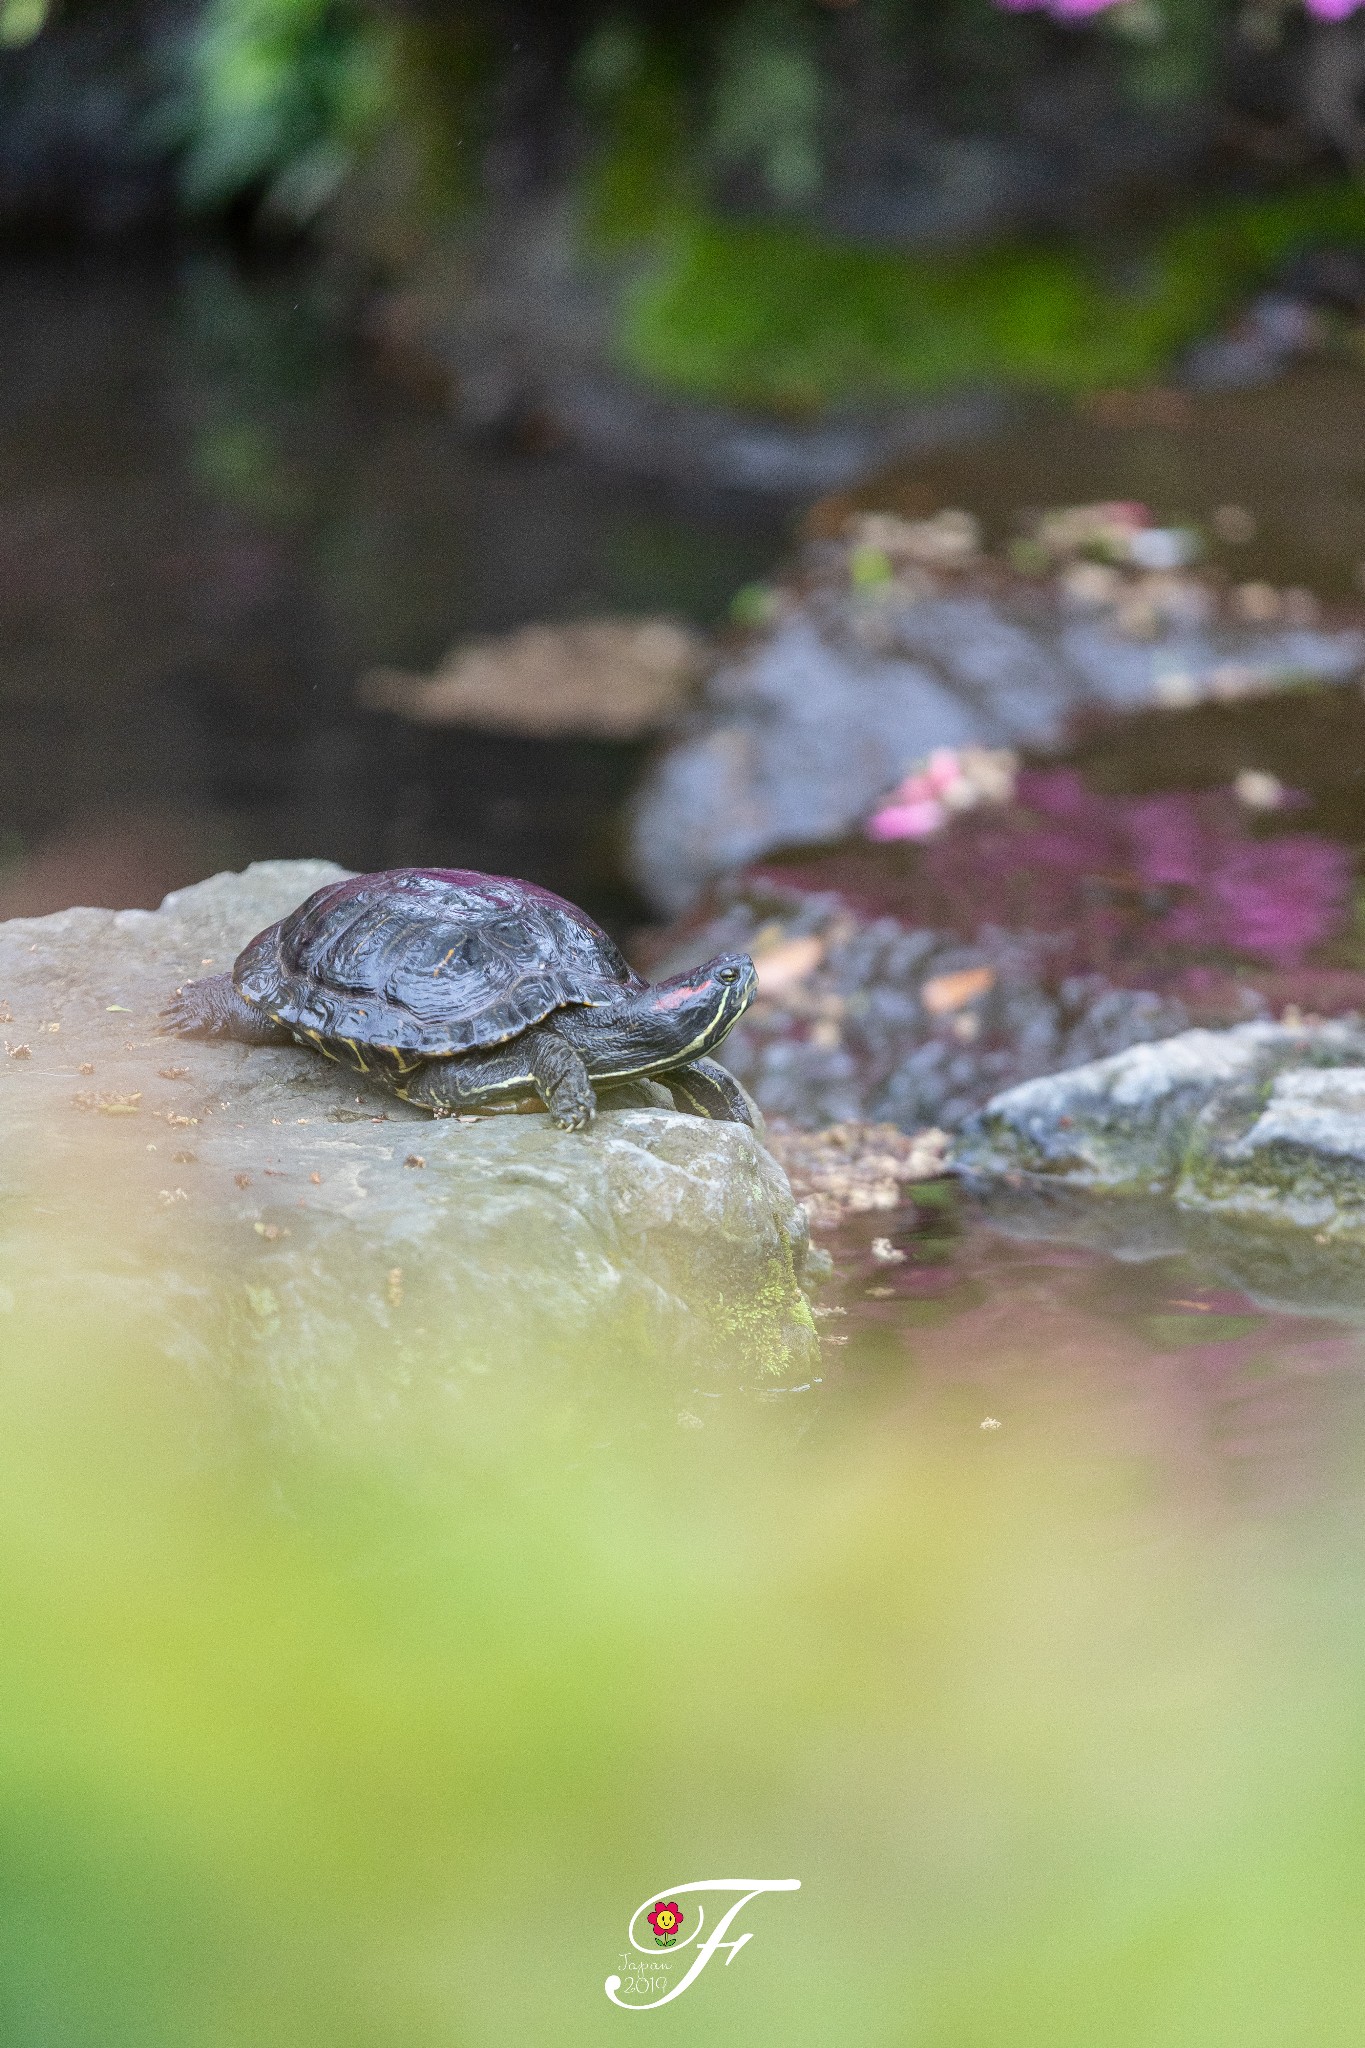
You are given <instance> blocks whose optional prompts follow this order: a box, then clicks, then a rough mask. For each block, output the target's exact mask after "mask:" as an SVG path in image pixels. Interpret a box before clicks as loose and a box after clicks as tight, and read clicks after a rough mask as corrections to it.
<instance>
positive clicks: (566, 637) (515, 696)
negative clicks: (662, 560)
mask: <svg viewBox="0 0 1365 2048" xmlns="http://www.w3.org/2000/svg"><path fill="white" fill-rule="evenodd" d="M707 658H708V649H707V645H706V642H705V641H704V640H703V639H702V638H701V635H700V634H698V633H693V632H690V631H689V630H688V629H687V628H685V627H683V626H680V625H678V624H677V623H676V622H675V621H674V620H672V619H661V618H660V619H578V620H571V621H570V622H569V623H568V624H567V625H560V626H523V627H522V628H521V629H520V631H519V632H516V633H509V634H505V635H504V636H502V637H501V638H499V639H492V640H475V641H472V642H469V643H468V644H466V645H465V646H463V647H457V648H455V649H454V650H453V651H452V652H451V653H450V654H449V655H448V656H447V657H446V659H445V661H443V662H442V663H441V665H440V667H439V668H438V669H437V671H436V673H435V674H434V675H433V676H430V677H424V676H406V675H403V674H401V673H399V672H398V671H397V670H394V669H377V670H375V671H373V672H372V673H371V674H370V675H368V676H366V677H364V678H363V680H362V682H361V684H360V687H359V690H358V692H357V695H358V696H359V698H360V701H361V703H362V704H366V705H368V706H369V707H370V708H371V709H372V710H376V711H393V712H397V713H398V715H399V716H400V717H403V718H410V719H411V720H412V721H413V723H414V724H416V725H456V726H473V727H476V728H480V729H482V730H485V731H489V732H515V733H526V734H530V735H532V736H533V737H535V738H538V739H557V738H560V737H563V736H566V735H569V734H574V733H585V734H588V735H590V736H591V737H593V738H596V739H608V740H633V739H641V738H644V737H647V736H648V735H649V734H651V733H656V732H659V731H662V730H663V729H664V728H665V727H667V726H669V725H670V724H672V723H673V722H674V721H675V720H676V719H677V718H678V716H679V715H680V714H681V712H682V711H683V709H684V708H685V707H686V705H687V704H688V702H689V700H690V699H691V697H692V695H693V694H694V692H695V689H696V685H697V684H698V682H699V681H700V680H701V677H702V675H703V673H704V672H705V669H706V665H707Z"/></svg>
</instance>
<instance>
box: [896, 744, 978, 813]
mask: <svg viewBox="0 0 1365 2048" xmlns="http://www.w3.org/2000/svg"><path fill="white" fill-rule="evenodd" d="M961 780H962V769H961V767H960V765H959V763H958V758H957V755H956V754H955V753H954V752H953V750H952V748H951V747H935V748H934V751H933V753H932V754H931V755H930V756H929V759H928V760H927V761H926V763H925V764H924V767H923V769H922V770H921V771H920V773H919V774H918V775H911V776H909V777H908V778H907V780H906V782H905V783H904V784H903V785H902V790H903V792H904V794H905V795H906V796H908V797H910V798H911V800H912V801H913V799H914V798H915V797H918V796H942V795H943V793H944V791H945V790H947V789H951V788H952V787H953V785H954V783H957V782H961ZM911 784H915V785H919V784H924V785H926V786H925V787H924V788H923V789H921V788H919V787H918V786H916V787H914V788H913V789H912V787H911ZM899 793H900V792H898V794H899Z"/></svg>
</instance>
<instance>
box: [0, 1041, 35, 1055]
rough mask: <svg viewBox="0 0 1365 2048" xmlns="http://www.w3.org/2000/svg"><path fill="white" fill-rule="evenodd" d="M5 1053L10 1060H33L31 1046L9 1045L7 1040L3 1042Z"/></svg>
mask: <svg viewBox="0 0 1365 2048" xmlns="http://www.w3.org/2000/svg"><path fill="white" fill-rule="evenodd" d="M5 1052H6V1054H7V1055H8V1057H9V1058H10V1059H12V1060H31V1059H32V1058H33V1047H32V1046H31V1045H11V1044H10V1043H9V1041H8V1039H7V1040H6V1041H5Z"/></svg>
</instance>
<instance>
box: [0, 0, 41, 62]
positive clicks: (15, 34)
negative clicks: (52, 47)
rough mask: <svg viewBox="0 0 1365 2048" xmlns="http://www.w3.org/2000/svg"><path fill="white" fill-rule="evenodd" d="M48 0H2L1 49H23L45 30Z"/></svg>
mask: <svg viewBox="0 0 1365 2048" xmlns="http://www.w3.org/2000/svg"><path fill="white" fill-rule="evenodd" d="M49 11H50V10H49V5H48V0H0V50H21V49H23V47H24V45H25V44H26V43H31V42H32V41H33V40H34V38H35V36H39V35H41V34H42V32H43V28H44V26H45V24H46V22H47V18H48V14H49Z"/></svg>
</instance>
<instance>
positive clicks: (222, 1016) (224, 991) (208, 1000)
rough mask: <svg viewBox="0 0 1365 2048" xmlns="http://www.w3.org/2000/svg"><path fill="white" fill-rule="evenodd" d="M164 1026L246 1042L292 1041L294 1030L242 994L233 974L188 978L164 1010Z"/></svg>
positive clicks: (189, 1034)
mask: <svg viewBox="0 0 1365 2048" xmlns="http://www.w3.org/2000/svg"><path fill="white" fill-rule="evenodd" d="M161 1029H162V1031H165V1032H175V1033H178V1034H179V1035H180V1036H181V1037H182V1038H235V1039H237V1040H238V1041H239V1042H240V1043H241V1044H243V1045H292V1044H293V1043H294V1038H293V1034H292V1033H291V1032H289V1031H287V1030H286V1029H285V1027H284V1025H283V1024H277V1023H276V1022H275V1020H274V1019H273V1017H268V1016H266V1015H265V1013H264V1012H263V1011H261V1010H258V1009H257V1008H256V1006H255V1004H254V1003H249V1002H247V1000H246V998H245V997H244V996H242V995H240V994H239V993H238V991H237V988H236V986H235V984H234V982H233V979H232V976H231V975H230V974H211V975H210V976H209V977H208V978H207V980H205V981H187V982H186V983H185V985H184V987H183V988H178V989H177V990H176V992H175V994H174V996H173V997H172V998H171V1000H170V1002H169V1003H167V1005H166V1007H165V1009H164V1010H163V1011H162V1012H161Z"/></svg>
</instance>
